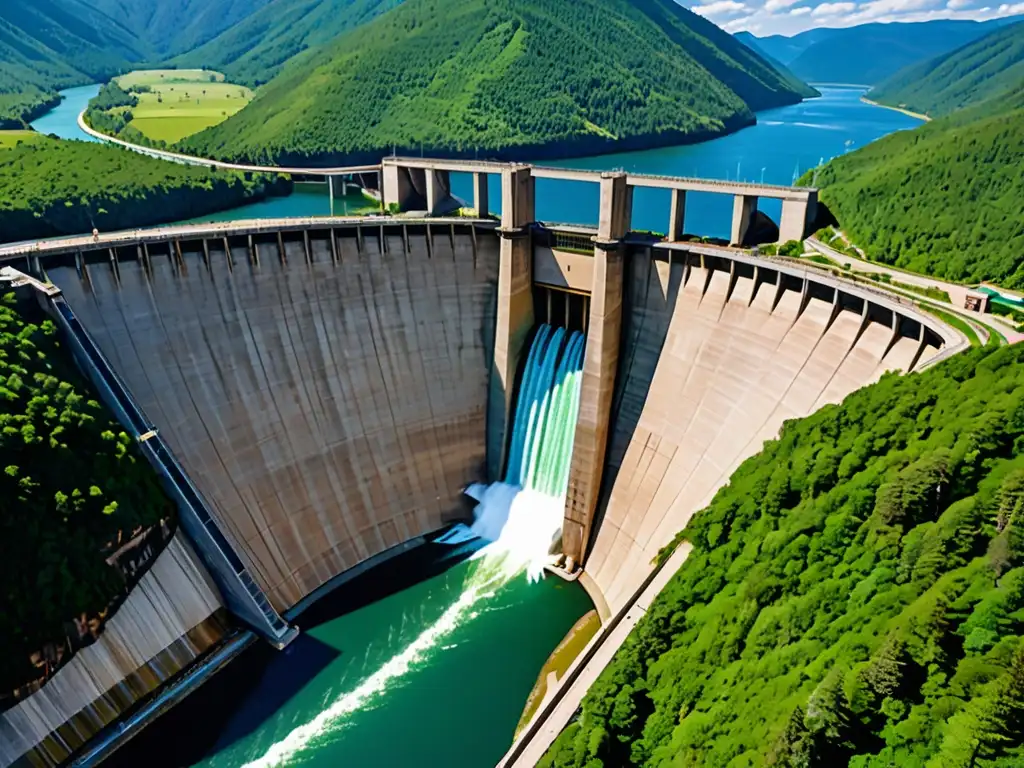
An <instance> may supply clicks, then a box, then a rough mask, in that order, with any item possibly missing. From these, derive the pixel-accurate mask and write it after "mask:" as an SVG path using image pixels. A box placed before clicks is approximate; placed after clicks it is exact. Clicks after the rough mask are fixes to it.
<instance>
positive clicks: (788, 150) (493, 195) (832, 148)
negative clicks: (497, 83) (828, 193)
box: [452, 86, 921, 237]
mask: <svg viewBox="0 0 1024 768" xmlns="http://www.w3.org/2000/svg"><path fill="white" fill-rule="evenodd" d="M818 90H820V91H821V98H817V99H810V100H808V101H804V102H802V103H800V104H794V105H792V106H788V107H780V108H778V109H771V110H767V111H765V112H760V113H758V115H757V125H753V126H750V127H749V128H744V129H743V130H742V131H739V132H737V133H734V134H731V135H729V136H724V137H722V138H720V139H715V140H714V141H708V142H704V143H702V144H691V145H688V146H680V147H664V148H660V149H650V150H646V151H643V152H624V153H621V154H615V155H601V156H599V157H586V158H578V159H571V160H560V161H557V162H547V163H545V164H547V165H557V166H559V167H564V168H580V169H585V170H600V171H612V170H624V171H630V172H633V173H650V174H658V175H667V176H699V177H701V178H708V179H722V180H733V181H735V180H740V181H755V182H762V183H767V184H792V183H794V182H795V181H796V179H797V177H799V176H800V175H801V174H803V173H804V172H805V171H807V170H809V169H811V168H814V167H816V166H817V165H819V164H820V163H821V162H823V161H827V160H829V159H831V158H833V157H835V156H837V155H841V154H843V153H845V152H849V151H853V150H855V149H857V148H859V147H863V146H864V145H866V144H870V143H871V142H872V141H875V140H876V139H879V138H881V137H882V136H885V135H887V134H890V133H893V132H895V131H901V130H906V129H908V128H915V127H917V126H918V125H920V124H921V121H920V120H919V119H917V118H914V117H910V116H909V115H905V114H903V113H901V112H897V111H896V110H892V109H885V108H884V107H877V106H875V105H873V104H868V103H866V102H863V101H861V97H862V96H863V95H864V93H865V91H866V89H865V88H863V87H855V86H854V87H841V86H828V87H826V86H819V88H818ZM470 183H471V181H470V179H469V177H468V176H467V175H465V174H456V175H454V176H453V178H452V189H453V191H454V192H455V194H456V195H458V196H459V197H462V198H463V199H466V200H471V199H472V189H471V187H470ZM536 185H537V187H536V205H537V217H538V219H540V220H542V221H549V222H560V223H566V224H584V225H596V223H597V222H596V219H595V215H596V213H597V210H598V206H597V202H598V187H597V184H591V183H586V182H571V181H561V180H551V179H538V180H537V182H536ZM489 190H490V202H491V205H490V207H491V208H492V212H493V213H498V212H499V211H498V210H497V209H499V208H500V202H501V190H500V182H499V180H498V179H497V177H495V176H492V177H491V179H490V183H489ZM669 197H670V193H669V192H668V190H655V189H637V190H636V191H635V193H634V198H633V221H632V228H633V229H636V230H652V231H655V232H664V231H666V229H667V228H668V215H669V213H668V212H669ZM758 207H759V209H760V210H762V211H764V212H765V213H766V214H768V215H769V216H771V217H772V219H773V220H775V221H776V222H778V220H779V216H780V214H781V203H779V202H778V201H773V200H762V201H760V204H759V206H758ZM731 217H732V198H730V197H729V196H727V195H719V194H711V193H688V194H687V200H686V222H685V229H686V231H687V232H690V233H693V234H699V235H705V236H708V237H726V236H728V234H729V226H730V222H731Z"/></svg>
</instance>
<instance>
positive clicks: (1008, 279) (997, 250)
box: [803, 84, 1024, 288]
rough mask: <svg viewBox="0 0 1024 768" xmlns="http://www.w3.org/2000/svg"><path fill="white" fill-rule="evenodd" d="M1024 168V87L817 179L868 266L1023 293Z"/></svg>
mask: <svg viewBox="0 0 1024 768" xmlns="http://www.w3.org/2000/svg"><path fill="white" fill-rule="evenodd" d="M1022 167H1024V84H1021V85H1020V86H1018V88H1017V90H1016V91H1015V92H1014V93H1013V94H1011V95H1007V96H1004V97H999V98H997V99H993V100H990V101H987V102H984V103H982V104H979V105H977V106H975V107H971V108H968V109H965V110H961V111H958V112H955V113H953V114H951V115H949V116H948V117H944V118H940V119H938V120H934V121H932V122H931V123H928V124H927V125H923V126H921V127H920V128H917V129H915V130H913V131H901V132H899V133H894V134H891V135H889V136H886V137H885V138H883V139H880V140H878V141H876V142H873V143H872V144H869V145H868V146H866V147H864V148H863V149H859V150H857V151H856V152H851V153H850V154H848V155H843V156H840V157H837V158H835V159H834V160H832V161H831V162H829V163H828V164H827V165H825V166H824V167H823V168H821V169H819V170H818V171H816V172H815V173H816V178H817V184H818V186H820V187H821V199H822V201H824V202H825V204H826V205H827V206H828V207H829V209H830V210H831V212H832V213H833V214H834V215H835V217H836V219H838V221H839V223H840V225H841V226H842V228H843V230H844V231H845V232H846V233H847V234H848V235H849V236H850V237H851V238H852V239H853V241H854V242H855V243H857V245H859V246H860V247H861V248H863V249H864V250H865V252H867V254H868V255H869V256H870V257H871V258H873V259H876V260H878V261H881V262H884V263H887V264H894V265H895V266H898V267H902V268H904V269H909V270H912V271H915V272H922V273H925V274H930V275H935V276H937V277H943V278H946V279H949V280H954V281H961V282H979V281H982V280H992V281H995V282H997V283H1000V284H1002V285H1004V286H1006V287H1009V288H1021V287H1024V260H1022V258H1021V255H1022V254H1024V174H1022V173H1021V168H1022ZM803 181H804V182H805V183H809V182H810V181H811V179H810V177H805V179H804V180H803Z"/></svg>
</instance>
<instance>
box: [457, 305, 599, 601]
mask: <svg viewBox="0 0 1024 768" xmlns="http://www.w3.org/2000/svg"><path fill="white" fill-rule="evenodd" d="M583 345H584V337H583V334H582V333H580V332H578V331H577V332H573V333H566V331H565V329H564V328H552V327H551V326H550V325H547V324H543V325H541V326H540V327H539V328H538V330H537V334H536V336H535V337H534V340H533V343H532V344H531V345H530V352H529V354H528V355H527V358H526V364H525V366H524V370H523V376H522V383H521V384H520V388H519V397H518V399H517V403H516V408H515V418H514V420H513V427H512V436H511V439H510V445H509V457H508V467H507V469H506V471H505V477H504V480H503V481H502V482H499V483H493V484H492V485H490V486H489V487H487V488H486V489H480V490H478V491H476V492H475V493H474V495H475V496H478V500H479V502H480V503H479V504H478V505H477V507H476V509H475V510H474V513H473V514H474V517H475V518H476V519H475V520H474V522H473V524H472V525H471V526H465V525H459V526H456V528H454V529H453V530H452V531H450V532H449V533H447V534H446V535H445V536H443V537H442V538H441V539H438V542H439V543H442V544H460V543H463V542H466V541H470V540H472V539H474V538H480V539H484V540H486V541H488V542H490V543H489V544H488V546H486V547H485V548H484V549H483V550H481V551H480V552H479V553H478V554H477V557H480V558H488V559H490V560H491V561H492V563H491V567H496V568H498V569H499V570H501V571H502V572H503V573H504V574H505V575H506V576H511V575H514V574H517V573H519V572H520V571H521V570H524V569H525V570H526V574H527V578H528V580H530V581H536V580H538V579H539V578H541V576H542V575H543V573H544V566H545V565H547V564H549V563H550V562H551V560H552V558H551V555H552V548H553V547H554V546H555V545H556V543H557V539H558V537H559V536H560V535H561V533H562V518H563V514H564V510H565V494H566V491H567V489H568V486H569V463H570V461H571V459H572V446H573V437H574V435H575V432H576V419H577V416H578V415H579V407H580V384H581V381H582V374H583Z"/></svg>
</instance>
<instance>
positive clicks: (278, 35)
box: [121, 0, 401, 85]
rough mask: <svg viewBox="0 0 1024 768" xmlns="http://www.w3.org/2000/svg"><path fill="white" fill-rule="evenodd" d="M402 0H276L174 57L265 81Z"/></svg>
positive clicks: (246, 80)
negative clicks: (205, 41)
mask: <svg viewBox="0 0 1024 768" xmlns="http://www.w3.org/2000/svg"><path fill="white" fill-rule="evenodd" d="M121 1H122V2H123V1H124V0H121ZM138 1H139V2H143V0H138ZM236 1H237V0H236ZM261 2H262V3H265V0H261ZM399 2H401V0H271V2H269V3H265V4H263V5H262V6H261V7H259V9H258V10H255V12H254V13H252V14H251V15H249V16H247V17H246V18H244V19H243V20H241V21H240V22H239V23H237V24H234V25H233V26H231V27H230V28H227V29H226V30H225V31H224V32H223V33H222V34H219V35H217V36H216V37H214V38H213V39H212V40H210V41H209V42H207V43H206V44H205V45H201V46H199V47H198V48H196V49H195V50H191V51H189V52H187V53H185V54H182V55H181V56H179V57H178V58H176V59H175V60H174V61H173V62H172V63H174V64H178V65H180V66H183V67H191V66H205V67H208V68H210V69H216V70H217V71H219V72H224V73H225V74H226V75H227V77H228V79H229V80H231V81H232V82H236V83H243V84H245V85H260V84H262V83H265V82H267V81H268V80H270V79H271V78H272V77H274V75H276V74H277V73H278V72H280V71H281V68H282V67H283V66H284V65H285V64H286V63H287V62H288V61H289V60H290V59H292V58H293V57H295V56H297V55H299V54H301V53H302V52H304V51H307V50H309V49H312V48H317V47H318V46H321V45H323V44H324V43H326V42H328V41H330V40H333V39H334V38H335V37H337V36H338V35H340V34H341V33H342V32H345V31H347V30H349V29H353V28H355V27H357V26H359V25H360V24H363V23H365V22H367V21H369V20H370V19H372V18H374V17H376V16H378V15H379V14H381V13H383V12H385V11H387V10H389V9H390V8H393V7H394V6H396V5H398V3H399ZM257 5H259V4H257Z"/></svg>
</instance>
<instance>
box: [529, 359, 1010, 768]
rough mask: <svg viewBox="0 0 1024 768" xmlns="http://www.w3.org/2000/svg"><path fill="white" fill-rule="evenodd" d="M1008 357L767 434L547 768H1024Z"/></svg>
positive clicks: (872, 395)
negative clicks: (629, 767) (772, 436)
mask: <svg viewBox="0 0 1024 768" xmlns="http://www.w3.org/2000/svg"><path fill="white" fill-rule="evenodd" d="M1022 526H1024V345H1016V346H1013V347H1003V348H1001V349H999V350H997V351H991V350H976V351H973V352H971V353H968V354H965V355H961V356H958V357H955V358H953V359H952V360H949V361H947V362H945V363H943V364H942V365H940V366H938V367H936V368H934V369H931V370H929V371H926V372H923V373H920V374H915V375H912V376H896V375H888V376H885V377H884V378H883V379H882V380H881V381H880V382H879V383H877V384H875V385H873V386H871V387H867V388H865V389H862V390H859V391H858V392H855V393H854V394H852V395H850V396H849V397H848V398H847V399H846V400H845V401H844V402H843V403H842V404H841V405H833V406H827V407H826V408H824V409H822V410H821V411H819V412H818V413H816V414H814V415H812V416H809V417H807V418H805V419H801V420H798V421H790V422H787V423H786V424H785V426H784V427H783V430H782V433H781V435H780V437H779V438H778V439H777V440H772V441H769V442H767V443H766V444H765V446H764V449H763V450H762V452H761V453H759V454H757V455H756V456H754V457H752V458H750V459H748V460H747V461H746V462H744V463H743V465H741V466H740V468H739V469H738V470H736V472H735V473H734V474H733V476H732V478H731V479H730V481H729V484H728V485H727V486H726V487H724V488H723V489H722V490H720V491H719V492H718V494H717V495H716V496H715V498H714V500H713V501H712V503H711V504H710V506H708V508H707V509H705V510H702V511H700V512H698V513H697V514H696V515H695V516H694V518H693V519H692V521H691V522H690V524H689V525H688V526H687V528H686V530H685V531H683V532H682V533H681V534H680V536H679V537H678V538H677V541H678V540H681V539H685V540H686V541H688V542H690V543H691V544H692V545H693V552H692V554H690V556H689V558H688V559H687V561H686V562H685V564H684V565H683V566H682V568H681V569H680V570H679V571H678V572H677V573H676V574H675V575H674V576H673V577H672V579H671V581H670V582H669V584H668V585H667V586H666V588H665V589H664V590H663V591H662V593H661V594H660V595H659V596H658V597H657V599H656V600H655V601H654V603H653V604H652V606H651V607H650V609H649V610H648V612H647V614H646V615H645V616H644V618H643V619H641V621H640V622H639V624H638V625H637V628H636V630H635V631H634V632H633V633H632V635H631V636H630V637H629V638H628V639H627V641H626V643H625V644H624V645H623V646H622V648H621V649H620V650H619V651H618V653H617V654H616V656H615V658H614V660H613V661H612V663H611V664H610V666H609V667H608V668H607V669H606V670H605V672H604V673H603V674H602V675H601V677H600V678H599V679H598V681H597V682H596V683H595V684H594V686H592V688H591V689H590V692H589V693H588V694H587V696H586V698H585V700H584V702H583V708H582V714H581V715H580V716H579V718H578V720H577V721H576V722H575V723H573V724H572V725H570V726H569V727H568V728H567V729H566V730H565V731H564V732H563V733H562V735H561V736H560V737H559V739H558V741H557V742H556V744H555V745H554V746H553V748H552V749H551V751H549V753H548V755H547V756H546V757H545V758H544V760H543V761H542V762H541V763H540V766H542V768H613V767H614V768H619V767H620V766H627V765H637V766H648V767H649V768H654V767H656V766H665V767H666V768H667V767H668V766H673V768H684V767H688V766H693V767H694V768H697V767H701V768H703V767H707V768H716V767H718V766H727V765H728V766H741V765H742V766H752V767H753V766H779V767H782V766H786V767H788V768H797V767H798V766H799V767H800V768H809V767H811V766H823V767H824V766H845V765H849V766H851V767H852V768H891V767H892V766H900V768H968V766H974V767H975V768H981V767H982V766H1004V767H1005V768H1010V767H1011V766H1019V765H1021V764H1022V762H1021V761H1022V760H1024V527H1022Z"/></svg>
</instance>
